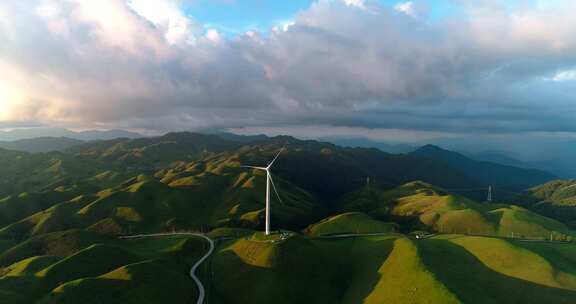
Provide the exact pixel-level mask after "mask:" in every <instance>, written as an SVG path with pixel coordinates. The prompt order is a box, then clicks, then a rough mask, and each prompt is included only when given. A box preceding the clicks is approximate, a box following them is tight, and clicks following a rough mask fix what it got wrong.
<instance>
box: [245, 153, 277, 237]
mask: <svg viewBox="0 0 576 304" xmlns="http://www.w3.org/2000/svg"><path fill="white" fill-rule="evenodd" d="M282 150H284V148H282V149H280V151H279V152H278V154H276V157H274V159H273V160H272V161H271V162H270V163H269V164H268V166H266V167H255V166H241V167H243V168H252V169H256V170H262V171H266V235H270V184H272V187H273V188H274V192H275V193H276V196H277V197H278V200H280V202H282V200H281V199H280V195H278V190H276V186H275V185H274V180H273V179H272V174H270V168H271V167H272V165H273V164H274V162H275V161H276V159H278V156H280V153H282Z"/></svg>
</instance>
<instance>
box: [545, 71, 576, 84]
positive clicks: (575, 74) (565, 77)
mask: <svg viewBox="0 0 576 304" xmlns="http://www.w3.org/2000/svg"><path fill="white" fill-rule="evenodd" d="M546 79H549V80H552V81H559V82H562V81H574V80H576V70H565V71H561V72H558V73H556V75H554V76H553V77H551V78H546Z"/></svg>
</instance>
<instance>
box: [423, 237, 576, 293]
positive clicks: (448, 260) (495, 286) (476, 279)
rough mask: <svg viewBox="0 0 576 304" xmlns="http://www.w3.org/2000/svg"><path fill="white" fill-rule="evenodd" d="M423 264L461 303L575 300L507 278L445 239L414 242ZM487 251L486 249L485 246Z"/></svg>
mask: <svg viewBox="0 0 576 304" xmlns="http://www.w3.org/2000/svg"><path fill="white" fill-rule="evenodd" d="M417 244H418V247H419V249H420V250H421V256H422V261H423V263H424V264H425V265H426V267H427V268H428V269H429V270H430V271H431V272H432V273H434V275H435V276H436V277H437V278H438V279H439V280H440V281H441V282H442V283H443V284H444V285H445V286H446V287H447V288H448V289H449V290H450V291H451V292H453V293H454V294H455V295H457V296H458V298H459V299H460V300H461V301H462V302H463V303H575V302H576V292H575V291H570V290H565V289H560V288H553V287H548V286H543V285H539V284H536V283H533V282H529V281H525V280H522V279H518V278H514V277H510V276H507V275H504V274H502V273H498V272H496V271H494V270H492V269H490V268H488V267H486V266H485V265H484V264H483V263H482V261H480V260H479V259H478V258H476V257H475V256H474V255H473V254H471V253H470V252H469V251H467V250H466V249H465V248H464V247H462V246H459V245H457V244H454V243H451V242H449V241H443V240H426V241H423V242H418V243H417ZM487 250H488V249H487Z"/></svg>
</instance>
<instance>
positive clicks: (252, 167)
mask: <svg viewBox="0 0 576 304" xmlns="http://www.w3.org/2000/svg"><path fill="white" fill-rule="evenodd" d="M240 168H251V169H257V170H264V171H266V170H268V169H267V168H264V167H254V166H240Z"/></svg>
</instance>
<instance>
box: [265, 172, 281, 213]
mask: <svg viewBox="0 0 576 304" xmlns="http://www.w3.org/2000/svg"><path fill="white" fill-rule="evenodd" d="M268 177H269V178H270V183H271V184H272V188H273V189H274V193H276V197H277V198H278V200H279V201H280V203H281V204H282V205H284V202H283V201H282V199H281V198H280V194H278V190H276V185H275V184H274V180H273V179H272V174H270V173H268Z"/></svg>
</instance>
